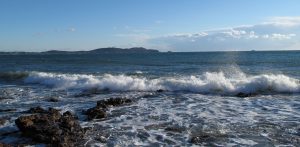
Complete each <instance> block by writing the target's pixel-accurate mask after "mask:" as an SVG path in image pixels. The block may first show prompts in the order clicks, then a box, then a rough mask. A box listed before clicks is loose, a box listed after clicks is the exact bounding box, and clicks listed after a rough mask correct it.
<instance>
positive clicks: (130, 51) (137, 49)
mask: <svg viewBox="0 0 300 147" xmlns="http://www.w3.org/2000/svg"><path fill="white" fill-rule="evenodd" d="M133 53H143V54H144V53H159V51H158V50H155V49H146V48H143V47H133V48H116V47H106V48H98V49H93V50H89V51H61V50H49V51H44V52H24V51H23V52H0V54H133Z"/></svg>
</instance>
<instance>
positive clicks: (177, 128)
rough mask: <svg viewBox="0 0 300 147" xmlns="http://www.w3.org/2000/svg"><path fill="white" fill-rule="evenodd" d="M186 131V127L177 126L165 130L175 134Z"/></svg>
mask: <svg viewBox="0 0 300 147" xmlns="http://www.w3.org/2000/svg"><path fill="white" fill-rule="evenodd" d="M185 130H186V128H185V127H182V126H178V125H175V126H169V127H167V128H165V131H170V132H175V133H182V132H184V131H185Z"/></svg>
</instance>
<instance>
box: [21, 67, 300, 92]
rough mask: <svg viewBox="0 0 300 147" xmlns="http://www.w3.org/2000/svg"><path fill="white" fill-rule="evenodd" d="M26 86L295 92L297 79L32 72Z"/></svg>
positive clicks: (211, 74) (299, 87)
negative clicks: (29, 84) (148, 76)
mask: <svg viewBox="0 0 300 147" xmlns="http://www.w3.org/2000/svg"><path fill="white" fill-rule="evenodd" d="M25 83H36V84H42V85H46V86H51V87H54V88H58V89H90V88H96V89H99V90H103V89H109V90H111V91H156V90H159V89H163V90H167V91H189V92H197V93H203V94H228V95H230V94H236V93H239V92H243V93H263V92H267V93H297V92H300V84H299V80H298V79H295V78H291V77H288V76H286V75H283V74H261V75H255V76H249V75H248V76H247V75H245V74H244V73H239V74H235V75H230V76H227V75H225V74H224V73H223V72H205V73H203V74H202V75H198V76H197V75H195V76H194V75H193V76H184V77H161V78H157V79H148V78H146V77H137V76H126V75H111V74H105V75H102V76H95V75H84V74H55V73H45V72H32V73H30V74H29V76H28V77H27V78H26V79H25Z"/></svg>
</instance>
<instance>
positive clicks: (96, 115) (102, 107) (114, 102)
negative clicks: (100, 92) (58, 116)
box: [84, 98, 132, 120]
mask: <svg viewBox="0 0 300 147" xmlns="http://www.w3.org/2000/svg"><path fill="white" fill-rule="evenodd" d="M128 103H132V100H131V99H127V98H109V99H106V100H100V101H97V105H96V106H95V107H93V108H90V109H88V110H87V111H85V112H84V114H86V115H87V117H88V120H93V119H101V118H105V117H106V116H107V114H106V111H107V109H108V108H109V107H110V106H120V105H124V104H128Z"/></svg>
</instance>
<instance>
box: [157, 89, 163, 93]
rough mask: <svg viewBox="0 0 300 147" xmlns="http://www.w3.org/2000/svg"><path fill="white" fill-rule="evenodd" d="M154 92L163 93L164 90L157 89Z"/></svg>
mask: <svg viewBox="0 0 300 147" xmlns="http://www.w3.org/2000/svg"><path fill="white" fill-rule="evenodd" d="M156 92H164V90H162V89H158V90H156Z"/></svg>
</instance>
